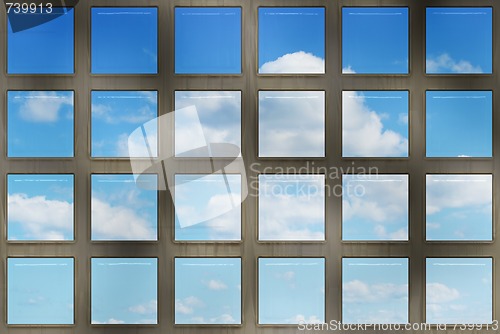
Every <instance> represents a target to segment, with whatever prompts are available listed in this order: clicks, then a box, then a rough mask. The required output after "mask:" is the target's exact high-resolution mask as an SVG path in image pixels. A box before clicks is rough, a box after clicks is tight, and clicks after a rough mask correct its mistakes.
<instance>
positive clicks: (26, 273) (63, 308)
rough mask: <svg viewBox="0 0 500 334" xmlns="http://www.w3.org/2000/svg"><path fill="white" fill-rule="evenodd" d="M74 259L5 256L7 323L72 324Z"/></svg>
mask: <svg viewBox="0 0 500 334" xmlns="http://www.w3.org/2000/svg"><path fill="white" fill-rule="evenodd" d="M73 263H74V260H73V259H70V258H8V259H7V272H8V274H7V323H8V324H9V325H46V324H50V325H67V324H73V323H74V316H73V312H74V311H73V309H74V287H73V285H74V283H73V282H74V277H73V276H74V270H73Z"/></svg>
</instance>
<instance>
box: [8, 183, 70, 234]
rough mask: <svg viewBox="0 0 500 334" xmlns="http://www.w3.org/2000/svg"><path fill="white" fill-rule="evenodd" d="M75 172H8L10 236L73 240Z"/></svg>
mask: <svg viewBox="0 0 500 334" xmlns="http://www.w3.org/2000/svg"><path fill="white" fill-rule="evenodd" d="M73 184H74V183H73V175H57V174H10V175H7V187H8V199H7V201H8V206H7V226H8V229H7V239H8V240H11V241H16V240H30V241H37V240H46V241H49V240H52V241H54V240H73V216H74V214H73V205H74V204H73V203H74V200H73V198H74V189H73Z"/></svg>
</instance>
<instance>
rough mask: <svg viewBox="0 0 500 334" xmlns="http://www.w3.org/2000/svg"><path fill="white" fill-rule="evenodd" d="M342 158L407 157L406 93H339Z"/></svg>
mask: <svg viewBox="0 0 500 334" xmlns="http://www.w3.org/2000/svg"><path fill="white" fill-rule="evenodd" d="M342 156H344V157H407V156H408V92H402V91H362V92H361V91H358V92H342Z"/></svg>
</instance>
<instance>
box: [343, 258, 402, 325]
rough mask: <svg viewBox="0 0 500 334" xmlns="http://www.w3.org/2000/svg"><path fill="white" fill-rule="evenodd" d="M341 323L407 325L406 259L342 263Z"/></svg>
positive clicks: (348, 260)
mask: <svg viewBox="0 0 500 334" xmlns="http://www.w3.org/2000/svg"><path fill="white" fill-rule="evenodd" d="M342 322H343V323H351V324H353V323H354V324H406V323H408V259H403V258H344V259H342Z"/></svg>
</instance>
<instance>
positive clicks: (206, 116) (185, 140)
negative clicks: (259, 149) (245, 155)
mask: <svg viewBox="0 0 500 334" xmlns="http://www.w3.org/2000/svg"><path fill="white" fill-rule="evenodd" d="M174 117H175V156H182V157H207V156H213V157H236V156H237V155H238V154H239V151H240V150H241V92H240V91H176V92H175V115H174ZM217 143H227V144H233V145H236V147H235V148H234V149H235V150H238V154H236V155H233V156H231V155H230V153H231V152H229V150H226V149H222V150H217V149H213V148H212V147H210V148H211V150H210V152H208V151H207V150H206V149H205V150H202V151H200V150H198V151H194V150H196V149H199V148H200V147H205V146H206V145H207V144H217Z"/></svg>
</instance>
